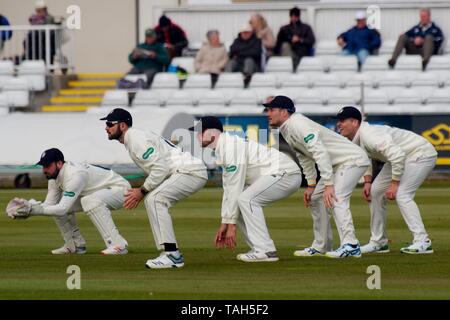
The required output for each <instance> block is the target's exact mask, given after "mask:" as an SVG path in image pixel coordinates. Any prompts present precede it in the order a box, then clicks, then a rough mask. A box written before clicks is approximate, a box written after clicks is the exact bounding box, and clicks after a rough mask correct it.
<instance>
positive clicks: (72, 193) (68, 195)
mask: <svg viewBox="0 0 450 320" xmlns="http://www.w3.org/2000/svg"><path fill="white" fill-rule="evenodd" d="M63 196H64V197H71V198H72V197H74V196H75V192H72V191H64V193H63Z"/></svg>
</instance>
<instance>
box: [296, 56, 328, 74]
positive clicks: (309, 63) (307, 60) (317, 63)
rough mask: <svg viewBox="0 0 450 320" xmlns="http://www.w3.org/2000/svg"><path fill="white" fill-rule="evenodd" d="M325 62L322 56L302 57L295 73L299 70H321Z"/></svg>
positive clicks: (323, 69) (299, 71) (323, 68)
mask: <svg viewBox="0 0 450 320" xmlns="http://www.w3.org/2000/svg"><path fill="white" fill-rule="evenodd" d="M325 66H326V62H325V61H324V59H323V58H322V57H303V58H302V59H301V60H300V64H299V65H298V68H297V73H301V72H323V71H325Z"/></svg>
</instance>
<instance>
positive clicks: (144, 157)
mask: <svg viewBox="0 0 450 320" xmlns="http://www.w3.org/2000/svg"><path fill="white" fill-rule="evenodd" d="M153 152H155V148H153V147H150V148H148V149H147V151H145V152H144V154H143V155H142V158H143V159H145V160H147V159H148V157H150V156H151V155H152V154H153Z"/></svg>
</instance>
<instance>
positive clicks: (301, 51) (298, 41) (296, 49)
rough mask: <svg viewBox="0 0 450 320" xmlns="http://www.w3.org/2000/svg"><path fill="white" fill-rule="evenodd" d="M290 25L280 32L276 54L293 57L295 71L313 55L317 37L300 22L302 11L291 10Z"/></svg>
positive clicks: (297, 9)
mask: <svg viewBox="0 0 450 320" xmlns="http://www.w3.org/2000/svg"><path fill="white" fill-rule="evenodd" d="M289 18H290V22H289V24H287V25H285V26H282V27H281V28H280V30H279V31H278V35H277V42H276V45H275V50H274V51H275V54H277V55H282V56H288V57H292V64H293V68H294V70H296V69H297V66H298V64H299V63H300V60H301V59H302V58H303V57H306V56H310V55H312V50H313V47H314V44H315V42H316V37H315V36H314V32H313V30H312V28H311V27H310V26H309V25H308V24H306V23H303V22H302V21H301V20H300V9H299V8H297V7H294V8H292V9H291V10H289Z"/></svg>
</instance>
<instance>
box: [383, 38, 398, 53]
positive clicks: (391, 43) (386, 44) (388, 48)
mask: <svg viewBox="0 0 450 320" xmlns="http://www.w3.org/2000/svg"><path fill="white" fill-rule="evenodd" d="M396 44H397V40H383V41H382V42H381V47H380V49H378V54H380V55H389V56H390V55H392V53H393V52H394V48H395V45H396Z"/></svg>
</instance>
